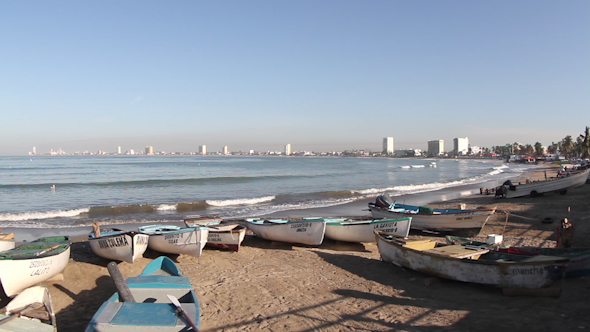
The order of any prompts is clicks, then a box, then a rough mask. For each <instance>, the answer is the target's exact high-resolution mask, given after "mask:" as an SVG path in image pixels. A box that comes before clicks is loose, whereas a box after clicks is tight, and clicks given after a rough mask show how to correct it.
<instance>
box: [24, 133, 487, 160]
mask: <svg viewBox="0 0 590 332" xmlns="http://www.w3.org/2000/svg"><path fill="white" fill-rule="evenodd" d="M481 151H482V149H481V148H479V147H477V146H471V145H470V144H469V138H467V137H463V138H455V139H453V150H452V151H450V152H445V142H444V140H432V141H428V150H427V151H422V150H421V149H402V150H395V144H394V139H393V137H384V138H383V150H382V151H381V152H376V153H375V152H367V151H344V152H329V153H324V152H322V153H316V152H308V151H304V152H294V151H293V150H292V147H291V144H286V145H285V146H284V150H283V151H273V152H270V151H269V152H256V151H254V150H250V151H248V152H230V151H229V148H228V146H227V145H225V146H223V147H222V149H221V151H215V152H208V151H207V146H206V145H200V146H199V150H198V152H186V153H166V152H156V151H155V150H154V147H153V146H151V145H150V146H146V147H145V149H144V150H143V151H135V150H133V149H129V150H127V151H125V152H123V150H122V149H121V147H120V146H118V147H117V151H116V152H115V153H112V152H105V151H98V152H88V151H84V152H76V153H73V155H146V156H153V155H167V154H173V155H174V154H183V155H207V154H213V155H284V156H291V155H298V156H302V155H303V156H308V155H330V156H339V155H347V156H350V155H358V156H395V157H421V156H424V157H443V156H468V155H477V154H479V153H480V152H481ZM36 154H37V148H36V147H33V151H32V152H29V155H36ZM48 154H49V155H69V153H66V152H65V151H63V150H62V149H59V150H57V151H54V150H50V152H49V153H48Z"/></svg>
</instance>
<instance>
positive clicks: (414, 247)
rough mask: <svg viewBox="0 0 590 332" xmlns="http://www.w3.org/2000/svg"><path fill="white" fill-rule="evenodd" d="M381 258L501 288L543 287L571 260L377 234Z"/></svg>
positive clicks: (448, 277) (562, 270) (559, 274)
mask: <svg viewBox="0 0 590 332" xmlns="http://www.w3.org/2000/svg"><path fill="white" fill-rule="evenodd" d="M375 236H376V239H377V247H378V249H379V253H380V255H381V259H382V260H383V261H385V262H390V263H393V264H394V265H397V266H400V267H403V268H408V269H411V270H414V271H418V272H423V273H426V274H430V275H434V276H437V277H441V278H445V279H450V280H456V281H463V282H471V283H477V284H483V285H489V286H496V287H501V288H515V289H518V288H541V287H546V286H549V285H551V283H552V282H553V281H555V280H557V279H559V278H560V277H561V275H562V274H563V272H564V271H565V269H566V268H567V265H568V263H569V259H567V258H563V257H555V256H545V255H536V256H530V255H521V254H514V253H505V252H498V251H491V250H489V249H487V248H481V247H471V246H462V245H448V244H442V243H437V242H436V241H435V240H433V239H426V238H425V239H404V238H401V237H396V236H394V235H392V234H388V233H384V232H380V231H375Z"/></svg>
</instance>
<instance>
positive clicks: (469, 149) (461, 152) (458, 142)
mask: <svg viewBox="0 0 590 332" xmlns="http://www.w3.org/2000/svg"><path fill="white" fill-rule="evenodd" d="M481 152H482V148H480V147H478V146H471V145H469V138H467V137H462V138H454V139H453V150H452V151H450V152H445V141H444V140H442V139H438V140H432V141H428V150H427V151H425V152H423V151H422V150H421V149H403V150H395V148H394V140H393V137H384V138H383V151H382V154H384V155H389V156H397V157H417V156H426V157H441V156H449V155H452V156H468V155H477V154H479V153H481Z"/></svg>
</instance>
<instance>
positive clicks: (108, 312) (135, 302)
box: [86, 256, 201, 332]
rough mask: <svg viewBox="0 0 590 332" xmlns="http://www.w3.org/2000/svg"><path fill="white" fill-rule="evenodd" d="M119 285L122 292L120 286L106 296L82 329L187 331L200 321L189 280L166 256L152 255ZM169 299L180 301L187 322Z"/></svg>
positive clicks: (198, 310)
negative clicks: (86, 325) (141, 266)
mask: <svg viewBox="0 0 590 332" xmlns="http://www.w3.org/2000/svg"><path fill="white" fill-rule="evenodd" d="M118 287H120V286H118ZM122 287H123V288H124V289H125V290H126V292H124V293H123V294H125V296H122V295H121V294H120V292H121V290H120V291H119V292H116V293H115V294H113V295H112V296H111V297H110V298H109V299H108V300H106V301H105V302H104V303H103V304H102V305H101V306H100V308H99V309H98V311H97V312H96V314H94V316H93V317H92V319H91V320H90V323H89V324H88V327H87V328H86V332H95V331H96V332H102V331H119V332H126V331H142V332H143V331H145V332H150V331H157V332H171V331H174V332H178V331H189V330H190V328H191V326H192V325H193V324H194V325H195V326H196V327H198V326H199V325H200V319H201V313H200V308H199V301H198V300H197V295H196V294H195V291H194V289H193V287H192V285H191V282H190V280H189V278H187V277H184V276H183V275H182V274H181V273H180V270H179V269H178V266H176V264H174V262H173V261H172V260H171V259H170V258H168V257H165V256H161V257H158V258H156V259H155V260H153V261H152V262H150V263H149V264H148V265H147V266H146V267H145V269H144V270H143V272H142V273H141V274H140V275H139V276H137V277H129V278H127V279H126V280H125V281H124V285H122ZM129 297H130V298H129ZM172 299H176V300H178V302H180V307H181V308H182V310H183V311H184V312H186V313H187V316H188V319H190V322H189V321H187V318H186V317H182V316H180V315H179V314H178V312H177V307H176V305H175V304H174V303H173V302H172ZM191 322H192V324H191Z"/></svg>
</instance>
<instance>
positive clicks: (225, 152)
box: [223, 145, 229, 155]
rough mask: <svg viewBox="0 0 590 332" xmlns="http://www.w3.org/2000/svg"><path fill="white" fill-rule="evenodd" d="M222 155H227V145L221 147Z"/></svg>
mask: <svg viewBox="0 0 590 332" xmlns="http://www.w3.org/2000/svg"><path fill="white" fill-rule="evenodd" d="M223 154H224V155H227V154H229V151H228V148H227V145H226V146H224V147H223Z"/></svg>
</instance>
